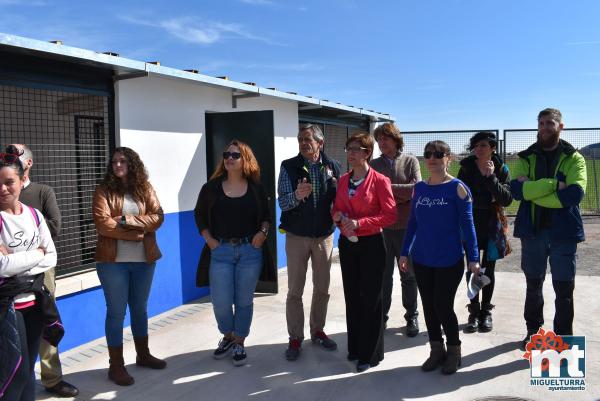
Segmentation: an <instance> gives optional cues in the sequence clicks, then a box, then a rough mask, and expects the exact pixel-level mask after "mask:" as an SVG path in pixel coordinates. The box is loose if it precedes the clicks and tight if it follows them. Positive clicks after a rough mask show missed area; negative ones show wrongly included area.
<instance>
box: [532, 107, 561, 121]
mask: <svg viewBox="0 0 600 401" xmlns="http://www.w3.org/2000/svg"><path fill="white" fill-rule="evenodd" d="M546 116H551V117H552V119H553V120H554V121H557V122H558V123H561V122H562V113H561V112H560V110H559V109H553V108H552V107H548V108H545V109H544V110H542V111H540V113H539V114H538V118H537V119H538V121H540V119H541V118H542V117H546Z"/></svg>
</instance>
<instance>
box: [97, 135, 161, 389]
mask: <svg viewBox="0 0 600 401" xmlns="http://www.w3.org/2000/svg"><path fill="white" fill-rule="evenodd" d="M93 213H94V223H95V224H96V230H97V231H98V244H97V246H96V261H97V265H96V266H97V267H96V271H97V273H98V277H99V278H100V283H101V284H102V289H103V291H104V297H105V299H106V322H105V332H106V342H107V344H108V352H109V356H110V360H109V368H108V377H109V379H110V380H112V381H113V382H115V383H116V384H118V385H121V386H128V385H131V384H133V382H134V379H133V377H131V376H130V375H129V373H127V370H126V369H125V363H124V360H123V321H124V319H125V309H126V308H127V305H129V312H130V315H131V331H132V333H133V339H134V343H135V350H136V352H137V357H136V365H138V366H145V367H148V368H151V369H163V368H165V367H166V366H167V363H166V362H165V361H163V360H160V359H158V358H155V357H154V356H152V355H151V354H150V351H149V350H148V311H147V304H148V296H149V294H150V287H151V285H152V277H153V275H154V267H155V265H156V261H157V260H158V259H159V258H160V257H161V256H162V255H161V253H160V250H159V249H158V246H157V244H156V230H158V228H159V227H160V226H161V224H162V222H163V219H164V216H163V211H162V208H161V207H160V203H159V201H158V198H157V197H156V193H155V192H154V189H153V188H152V185H150V182H149V181H148V173H147V172H146V168H145V167H144V163H143V162H142V161H141V160H140V157H139V155H138V154H137V153H136V152H135V151H133V150H132V149H130V148H126V147H120V148H117V149H115V150H114V152H113V154H112V157H111V159H110V162H109V164H108V167H107V171H106V175H105V176H104V179H103V180H102V182H101V183H100V184H99V185H98V187H97V188H96V191H95V193H94V200H93Z"/></svg>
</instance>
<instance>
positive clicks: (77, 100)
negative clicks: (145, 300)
mask: <svg viewBox="0 0 600 401" xmlns="http://www.w3.org/2000/svg"><path fill="white" fill-rule="evenodd" d="M385 121H393V118H392V117H390V116H389V115H388V114H382V113H378V112H374V111H370V110H365V109H362V108H358V107H353V106H345V105H342V104H338V103H333V102H330V101H327V100H320V99H316V98H312V97H307V96H301V95H297V94H295V93H287V92H282V91H278V90H276V89H274V88H271V89H268V88H262V87H258V86H255V85H254V84H249V83H246V84H244V83H239V82H233V81H230V80H227V79H221V78H214V77H210V76H206V75H202V74H199V73H197V72H193V71H191V72H190V71H181V70H176V69H172V68H168V67H163V66H160V65H157V64H154V63H146V62H141V61H135V60H129V59H124V58H121V57H118V56H117V55H114V54H103V53H97V52H94V51H90V50H83V49H78V48H73V47H68V46H65V45H62V44H56V43H46V42H42V41H38V40H32V39H27V38H22V37H17V36H13V35H7V34H1V33H0V135H1V138H2V140H1V141H0V142H1V143H2V145H4V144H7V143H11V142H19V143H27V144H29V145H30V147H31V148H32V150H33V152H34V155H35V159H34V160H35V165H34V168H33V174H32V175H33V180H34V181H39V182H43V183H46V184H49V185H51V186H52V187H53V188H54V189H55V191H56V193H57V198H58V201H59V206H60V208H61V211H62V213H63V229H62V232H61V235H60V237H59V239H58V241H57V246H58V250H59V266H58V277H59V279H58V283H57V295H59V297H60V298H59V308H60V310H61V314H62V316H63V320H64V322H65V326H66V328H67V335H66V337H65V339H64V340H63V343H62V344H61V349H63V350H64V349H68V348H71V347H73V346H76V345H79V344H81V343H84V342H87V341H90V340H92V339H94V338H98V337H101V336H103V335H104V313H105V306H104V299H103V295H102V291H101V289H100V288H99V282H98V279H97V276H96V273H95V271H94V263H93V253H94V248H95V229H94V226H93V221H92V217H91V196H92V193H93V190H94V188H95V185H96V183H97V181H98V180H99V179H100V178H101V177H102V176H103V174H104V172H105V170H106V165H107V161H108V155H109V153H110V150H111V149H112V148H114V147H115V146H128V147H131V148H133V149H135V150H136V151H137V152H138V153H139V154H140V156H141V158H142V160H143V161H144V163H145V164H146V167H147V169H148V171H149V174H150V179H151V182H152V184H153V185H154V187H155V189H156V191H157V193H158V196H159V199H160V201H161V203H162V206H163V209H164V211H165V222H164V225H163V226H162V227H161V229H160V230H159V231H158V234H157V236H158V241H159V246H160V248H161V250H162V253H163V255H164V256H163V258H162V259H161V260H160V261H159V262H158V264H157V268H156V274H155V279H154V284H153V289H152V294H151V297H150V300H149V314H150V315H155V314H158V313H161V312H163V311H165V310H168V309H170V308H173V307H175V306H178V305H180V304H182V303H184V302H188V301H190V300H192V299H196V298H198V297H200V296H203V295H206V294H207V292H208V289H207V288H196V286H195V274H196V267H197V262H198V258H199V255H200V250H201V248H202V246H203V240H202V237H201V236H200V235H199V234H198V232H197V230H196V227H195V223H194V218H193V208H194V206H195V203H196V199H197V196H198V193H199V190H200V188H201V186H202V185H203V184H204V183H205V182H206V180H207V176H210V173H211V172H212V171H213V168H214V166H215V164H216V162H218V161H219V157H220V156H219V155H220V153H221V151H222V150H223V147H224V145H225V144H226V143H227V142H229V140H230V139H232V138H239V139H241V140H243V141H245V142H247V143H248V144H249V145H250V146H251V147H252V148H253V150H254V151H255V153H256V155H257V158H258V160H259V163H260V165H261V170H262V179H263V183H264V184H265V185H266V187H267V188H268V189H269V190H270V192H271V198H272V199H271V204H272V207H273V212H274V213H273V214H274V216H275V218H276V220H275V222H276V223H278V221H279V214H280V211H279V210H278V207H277V206H276V205H277V202H276V201H275V200H276V198H275V195H276V188H275V186H276V179H277V175H278V170H279V165H280V163H281V161H282V160H284V159H286V158H289V157H292V156H295V155H296V154H297V153H298V143H297V140H296V135H297V132H298V127H299V124H300V123H304V122H311V123H317V124H321V126H322V127H323V128H324V132H325V138H326V145H325V146H326V147H325V151H326V152H327V153H328V154H329V155H330V156H332V157H334V158H336V159H338V160H340V161H341V162H342V165H345V163H344V161H345V155H344V152H343V146H344V143H345V141H346V138H347V137H348V135H349V133H351V132H352V131H353V130H355V129H359V128H360V129H364V130H369V129H372V128H373V127H374V125H375V124H377V123H378V122H385ZM276 228H277V224H274V225H273V227H272V234H273V235H271V236H270V237H269V238H270V241H273V242H272V244H271V245H273V247H272V249H276V250H277V251H276V255H275V256H276V259H277V264H278V266H279V267H282V266H285V264H286V260H285V251H284V243H283V237H282V236H281V234H278V235H275V233H276ZM71 327H77V330H69V328H71Z"/></svg>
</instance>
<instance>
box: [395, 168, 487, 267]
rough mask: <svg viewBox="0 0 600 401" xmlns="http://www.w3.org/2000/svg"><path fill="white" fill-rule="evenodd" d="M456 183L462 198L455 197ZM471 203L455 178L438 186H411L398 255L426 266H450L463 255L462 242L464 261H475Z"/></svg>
mask: <svg viewBox="0 0 600 401" xmlns="http://www.w3.org/2000/svg"><path fill="white" fill-rule="evenodd" d="M459 184H462V185H463V187H464V188H465V190H466V191H467V194H468V196H467V197H466V198H465V199H461V198H460V197H459V196H458V193H457V186H458V185H459ZM472 200H473V198H472V197H471V193H470V191H469V189H468V187H467V186H466V185H465V184H464V183H463V182H462V181H460V180H458V179H456V178H453V179H452V180H451V181H448V182H446V183H443V184H439V185H429V184H427V183H426V182H424V181H421V182H418V183H417V184H415V193H414V196H413V199H412V204H411V213H410V218H409V220H408V226H407V227H406V235H405V237H404V247H403V250H402V255H403V256H408V255H409V254H410V255H411V256H412V258H413V260H414V261H415V262H417V263H419V264H422V265H426V266H430V267H451V266H454V265H455V264H456V263H457V262H458V261H459V260H460V259H461V258H462V257H463V256H464V250H463V241H464V242H465V243H466V249H467V257H468V261H469V262H478V261H479V251H478V249H477V239H476V237H475V226H474V225H473V201H472Z"/></svg>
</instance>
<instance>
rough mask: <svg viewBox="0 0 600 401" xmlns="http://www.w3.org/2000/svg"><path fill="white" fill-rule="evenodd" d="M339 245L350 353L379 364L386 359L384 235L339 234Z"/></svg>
mask: <svg viewBox="0 0 600 401" xmlns="http://www.w3.org/2000/svg"><path fill="white" fill-rule="evenodd" d="M338 248H339V251H340V265H341V267H342V281H343V283H344V298H345V300H346V326H347V331H348V354H349V355H352V356H354V357H357V358H358V363H359V364H362V363H369V364H371V365H377V364H378V363H379V361H381V360H383V302H382V295H381V294H382V284H383V271H384V269H385V245H384V243H383V236H382V235H381V234H376V235H370V236H364V237H359V240H358V242H355V243H353V242H350V241H348V239H347V238H345V237H343V236H340V239H339V243H338Z"/></svg>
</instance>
